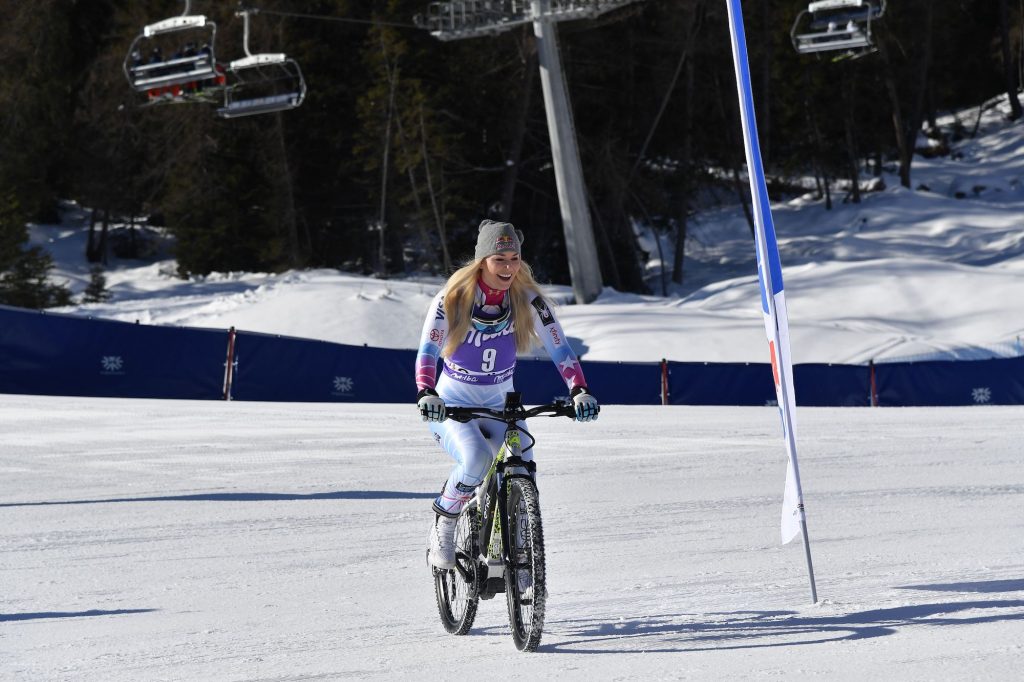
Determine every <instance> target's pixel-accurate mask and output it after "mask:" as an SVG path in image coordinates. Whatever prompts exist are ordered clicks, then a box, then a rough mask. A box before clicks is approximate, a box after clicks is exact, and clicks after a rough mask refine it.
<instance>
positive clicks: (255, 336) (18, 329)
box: [0, 306, 1024, 407]
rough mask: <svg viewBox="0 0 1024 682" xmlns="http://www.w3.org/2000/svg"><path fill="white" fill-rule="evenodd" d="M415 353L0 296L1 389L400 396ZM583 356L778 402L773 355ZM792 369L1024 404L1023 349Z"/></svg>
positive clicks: (622, 392) (829, 396) (679, 392)
mask: <svg viewBox="0 0 1024 682" xmlns="http://www.w3.org/2000/svg"><path fill="white" fill-rule="evenodd" d="M229 358H230V362H229V360H228V359H229ZM414 362H415V351H412V350H393V349H384V348H368V347H366V346H347V345H343V344H337V343H328V342H325V341H314V340H310V339H300V338H293V337H282V336H275V335H272V334H259V333H253V332H245V331H239V332H237V333H236V332H234V330H212V329H196V328H185V327H165V326H151V325H140V324H132V323H128V322H117V321H113V320H101V319H91V318H85V317H80V316H74V315H63V314H55V313H47V312H38V311H33V310H23V309H20V308H10V307H6V306H0V392H2V393H23V394H42V395H71V396H105V397H126V398H179V399H197V400H218V399H224V397H225V389H226V388H227V387H230V394H231V398H232V399H234V400H265V401H282V402H377V403H404V402H412V401H413V400H414V399H415V393H416V389H415V387H414V370H413V368H414ZM583 365H584V372H585V373H586V376H587V382H588V383H589V385H590V387H591V389H592V391H593V392H594V394H595V395H597V396H598V398H599V399H600V400H601V401H602V402H604V403H610V404H620V405H657V404H660V403H662V402H663V401H664V402H665V403H668V404H672V405H770V404H774V402H775V388H774V383H773V380H772V370H771V366H770V365H769V364H768V363H712V362H660V363H659V362H646V363H644V362H590V361H586V359H584V363H583ZM228 369H230V370H231V371H230V372H228V371H227V370H228ZM793 380H794V383H795V390H796V398H797V404H798V405H801V406H822V407H825V406H858V405H860V406H867V405H872V404H875V405H880V406H911V405H979V404H994V405H1021V404H1024V357H1020V358H1009V359H994V360H972V361H951V362H904V363H887V364H874V365H832V364H798V365H795V366H794V368H793ZM515 383H516V387H517V388H518V389H519V390H520V391H522V392H523V398H524V401H525V402H526V403H528V404H536V403H542V402H547V401H548V400H550V399H552V398H555V397H559V396H565V395H566V393H567V392H566V389H565V386H564V384H563V383H562V381H561V378H560V375H559V373H558V371H557V368H556V367H555V366H554V364H553V363H552V362H551V361H550V360H548V359H547V358H522V359H520V360H519V362H518V363H517V366H516V377H515Z"/></svg>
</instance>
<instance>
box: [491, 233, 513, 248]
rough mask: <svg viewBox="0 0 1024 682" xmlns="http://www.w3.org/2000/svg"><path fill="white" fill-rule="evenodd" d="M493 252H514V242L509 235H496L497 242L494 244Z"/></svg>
mask: <svg viewBox="0 0 1024 682" xmlns="http://www.w3.org/2000/svg"><path fill="white" fill-rule="evenodd" d="M494 250H495V251H515V250H516V241H515V239H513V238H512V236H511V235H508V234H502V235H498V239H497V241H495V242H494Z"/></svg>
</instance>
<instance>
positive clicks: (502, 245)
mask: <svg viewBox="0 0 1024 682" xmlns="http://www.w3.org/2000/svg"><path fill="white" fill-rule="evenodd" d="M522 248H523V232H522V230H517V229H516V228H514V227H513V226H512V223H499V222H497V221H495V220H484V221H483V222H482V223H480V233H479V234H478V235H477V237H476V255H475V257H476V260H483V259H484V258H487V257H488V256H493V255H494V254H496V253H500V252H502V251H515V252H516V253H517V254H518V253H521V251H522Z"/></svg>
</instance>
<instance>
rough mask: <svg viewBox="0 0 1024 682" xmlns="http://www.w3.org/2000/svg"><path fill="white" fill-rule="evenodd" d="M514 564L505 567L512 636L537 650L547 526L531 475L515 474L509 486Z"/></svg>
mask: <svg viewBox="0 0 1024 682" xmlns="http://www.w3.org/2000/svg"><path fill="white" fill-rule="evenodd" d="M507 494H508V498H507V504H508V507H507V510H508V516H509V518H508V524H509V528H508V533H509V535H508V537H509V543H510V545H511V546H510V547H509V556H510V558H511V565H510V566H509V570H506V571H505V597H506V599H507V601H508V621H509V625H510V626H511V628H512V639H513V640H514V641H515V643H516V648H517V649H519V650H520V651H535V650H536V649H537V646H538V645H539V644H540V637H541V633H542V631H543V629H544V606H545V603H546V602H547V596H548V595H547V585H546V583H545V569H544V530H543V528H542V526H541V520H540V502H539V500H538V496H537V488H536V486H535V485H534V483H533V481H531V480H530V479H528V478H512V479H509V481H508V487H507Z"/></svg>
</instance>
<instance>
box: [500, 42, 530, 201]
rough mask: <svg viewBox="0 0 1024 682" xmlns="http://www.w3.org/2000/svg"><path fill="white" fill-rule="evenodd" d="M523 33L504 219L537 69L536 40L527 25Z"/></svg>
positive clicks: (511, 196)
mask: <svg viewBox="0 0 1024 682" xmlns="http://www.w3.org/2000/svg"><path fill="white" fill-rule="evenodd" d="M523 34H524V36H525V41H524V42H525V44H524V46H523V49H524V50H525V52H526V64H525V65H524V66H523V68H524V69H525V71H524V72H523V89H522V97H520V100H519V114H518V116H517V117H516V121H515V129H514V130H513V132H512V147H511V148H510V149H509V152H508V158H507V159H506V160H505V164H506V165H505V177H504V178H503V180H502V187H501V212H500V213H499V214H498V219H499V220H505V221H507V220H508V219H509V218H511V217H512V204H513V203H514V202H515V197H516V185H517V184H518V182H519V162H520V161H521V160H522V156H523V142H524V141H525V139H526V129H527V123H528V121H529V118H530V108H531V107H532V106H533V90H534V88H533V83H534V80H535V79H536V77H537V69H538V67H537V41H536V38H535V37H534V35H533V29H532V28H530V27H527V28H526V30H524V32H523Z"/></svg>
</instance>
